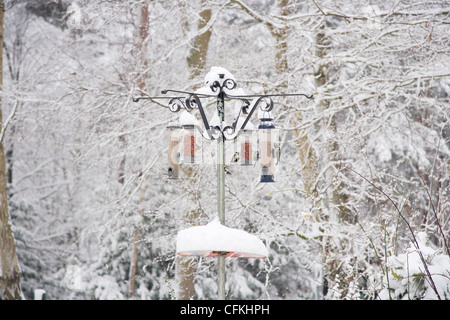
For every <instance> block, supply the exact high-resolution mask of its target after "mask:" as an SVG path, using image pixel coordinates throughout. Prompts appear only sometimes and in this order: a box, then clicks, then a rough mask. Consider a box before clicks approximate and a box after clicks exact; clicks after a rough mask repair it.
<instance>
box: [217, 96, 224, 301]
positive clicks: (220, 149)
mask: <svg viewBox="0 0 450 320" xmlns="http://www.w3.org/2000/svg"><path fill="white" fill-rule="evenodd" d="M224 107H225V106H224V94H223V92H221V93H220V94H219V96H218V98H217V113H218V116H219V119H220V126H221V127H222V125H223V121H224ZM217 193H218V198H217V208H218V212H219V221H220V223H221V224H223V225H224V224H225V137H224V135H223V134H222V135H221V136H220V137H219V139H217ZM217 268H218V277H219V280H218V286H219V300H225V255H223V254H219V256H218V262H217Z"/></svg>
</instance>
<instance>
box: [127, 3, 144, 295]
mask: <svg viewBox="0 0 450 320" xmlns="http://www.w3.org/2000/svg"><path fill="white" fill-rule="evenodd" d="M148 19H149V12H148V4H147V3H144V4H143V5H142V7H141V18H140V26H139V38H140V42H139V49H140V60H141V65H142V68H143V70H146V69H147V56H146V55H147V50H146V48H147V38H148V24H149V21H148ZM145 79H146V77H145V74H140V76H139V78H138V87H139V89H140V90H144V88H145ZM123 140H124V143H126V141H125V138H123ZM124 159H125V154H124ZM123 161H125V160H123ZM142 179H146V174H145V172H144V173H143V175H142ZM146 186H147V184H146V183H144V184H143V186H142V189H141V197H140V202H141V208H140V209H139V215H140V216H141V217H142V216H143V214H144V210H143V209H142V203H143V202H144V198H145V188H146ZM139 240H140V226H139V225H137V226H136V230H135V231H134V242H133V255H132V257H131V267H130V290H129V293H128V297H129V298H130V299H131V298H133V296H134V291H135V284H136V269H137V263H138V262H137V260H138V244H139Z"/></svg>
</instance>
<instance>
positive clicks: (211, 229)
mask: <svg viewBox="0 0 450 320" xmlns="http://www.w3.org/2000/svg"><path fill="white" fill-rule="evenodd" d="M177 254H179V255H182V256H203V257H216V256H218V255H219V254H223V255H225V256H227V257H233V258H257V259H263V258H266V257H267V255H268V252H267V248H266V246H265V245H264V243H263V242H262V241H261V240H260V239H258V238H257V237H256V236H254V235H252V234H249V233H248V232H245V231H242V230H238V229H232V228H228V227H226V226H224V225H222V224H221V223H220V222H219V221H218V220H217V219H216V220H213V221H211V222H210V223H208V224H207V225H205V226H199V227H192V228H188V229H184V230H181V231H179V232H178V235H177Z"/></svg>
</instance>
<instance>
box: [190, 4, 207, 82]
mask: <svg viewBox="0 0 450 320" xmlns="http://www.w3.org/2000/svg"><path fill="white" fill-rule="evenodd" d="M203 4H204V1H202V5H203ZM209 20H211V9H204V10H202V12H200V20H199V21H198V30H199V31H201V33H199V34H197V36H196V37H195V38H194V42H193V44H192V49H191V50H190V53H189V56H188V58H187V64H188V67H189V70H190V73H191V75H190V77H191V79H195V78H196V77H198V76H200V75H201V74H202V73H203V72H204V71H205V66H206V57H207V54H208V47H209V39H210V38H211V30H210V29H207V30H203V29H204V28H205V27H206V26H207V24H208V23H209Z"/></svg>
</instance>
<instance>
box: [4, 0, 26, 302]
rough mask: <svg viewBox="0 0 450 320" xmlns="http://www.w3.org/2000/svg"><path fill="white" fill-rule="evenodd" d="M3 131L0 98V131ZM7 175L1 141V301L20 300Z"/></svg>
mask: <svg viewBox="0 0 450 320" xmlns="http://www.w3.org/2000/svg"><path fill="white" fill-rule="evenodd" d="M4 14H5V5H4V2H3V0H0V89H1V90H2V91H3V34H4V28H3V18H4ZM2 129H3V119H2V108H1V96H0V131H1V130H2ZM6 183H7V173H6V160H5V151H4V148H3V141H0V289H1V298H2V299H3V300H20V299H22V290H21V289H20V267H19V261H18V259H17V253H16V243H15V240H14V235H13V232H12V228H11V219H10V216H9V211H8V198H7V191H6Z"/></svg>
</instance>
